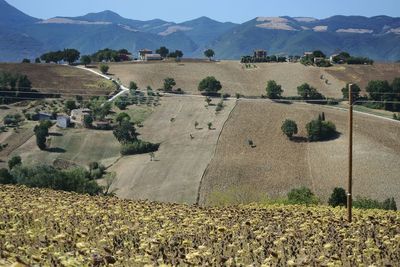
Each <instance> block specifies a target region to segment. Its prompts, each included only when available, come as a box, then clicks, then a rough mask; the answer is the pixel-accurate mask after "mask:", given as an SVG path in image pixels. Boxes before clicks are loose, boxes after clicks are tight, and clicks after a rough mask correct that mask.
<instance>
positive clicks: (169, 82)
mask: <svg viewBox="0 0 400 267" xmlns="http://www.w3.org/2000/svg"><path fill="white" fill-rule="evenodd" d="M175 85H176V82H175V80H174V79H173V78H170V77H168V78H165V79H164V92H171V91H172V88H173V87H174V86H175Z"/></svg>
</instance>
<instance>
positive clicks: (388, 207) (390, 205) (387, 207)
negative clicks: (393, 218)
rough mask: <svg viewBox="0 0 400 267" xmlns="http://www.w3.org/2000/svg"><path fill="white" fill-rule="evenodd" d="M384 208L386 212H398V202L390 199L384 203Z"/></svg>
mask: <svg viewBox="0 0 400 267" xmlns="http://www.w3.org/2000/svg"><path fill="white" fill-rule="evenodd" d="M382 207H383V209H385V210H394V211H397V205H396V201H395V200H394V198H393V197H392V198H388V199H386V200H385V201H383V203H382Z"/></svg>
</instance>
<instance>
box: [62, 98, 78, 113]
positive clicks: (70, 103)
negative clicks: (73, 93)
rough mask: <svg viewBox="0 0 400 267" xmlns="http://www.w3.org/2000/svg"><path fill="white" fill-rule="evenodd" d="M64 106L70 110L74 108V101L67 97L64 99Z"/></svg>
mask: <svg viewBox="0 0 400 267" xmlns="http://www.w3.org/2000/svg"><path fill="white" fill-rule="evenodd" d="M64 108H65V109H66V110H67V111H68V112H71V110H73V109H76V108H77V106H76V102H75V100H73V99H68V100H67V101H65V104H64Z"/></svg>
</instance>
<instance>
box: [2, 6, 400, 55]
mask: <svg viewBox="0 0 400 267" xmlns="http://www.w3.org/2000/svg"><path fill="white" fill-rule="evenodd" d="M260 12H261V10H260ZM160 46H167V47H168V48H170V49H179V50H182V51H183V52H184V54H185V57H201V56H203V55H202V54H203V51H204V50H205V49H206V48H212V49H214V51H215V52H216V55H217V57H218V58H220V59H238V58H240V57H241V56H243V55H247V54H251V53H252V51H253V50H254V49H265V50H267V51H268V53H269V54H280V55H301V54H303V52H305V51H309V50H316V49H319V50H322V51H323V52H325V53H326V54H332V53H335V52H338V51H347V52H349V53H351V54H352V55H356V56H367V57H370V58H372V59H375V60H380V61H397V60H399V59H400V18H394V17H388V16H376V17H370V18H368V17H362V16H333V17H330V18H326V19H315V18H309V17H287V16H282V17H257V18H254V19H253V20H250V21H248V22H245V23H243V24H235V23H231V22H225V23H222V22H219V21H215V20H212V19H210V18H207V17H200V18H197V19H194V20H191V21H186V22H183V23H174V22H168V21H164V20H161V19H154V20H149V21H140V20H133V19H127V18H123V17H121V16H120V15H118V14H116V13H114V12H112V11H103V12H99V13H89V14H87V15H84V16H79V17H54V18H51V19H46V20H43V19H38V18H34V17H31V16H29V15H27V14H24V13H23V12H21V11H20V10H18V9H16V8H15V7H13V6H11V5H9V4H8V3H7V2H6V1H5V0H0V61H20V60H22V59H23V58H31V59H33V58H35V57H38V56H40V55H41V54H42V53H44V52H47V51H50V50H58V49H64V48H76V49H78V50H79V51H81V53H82V54H91V53H93V52H95V51H97V50H99V49H103V48H113V49H121V48H126V49H128V50H130V51H132V52H136V51H137V50H139V49H142V48H148V49H156V48H158V47H160Z"/></svg>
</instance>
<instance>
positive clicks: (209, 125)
mask: <svg viewBox="0 0 400 267" xmlns="http://www.w3.org/2000/svg"><path fill="white" fill-rule="evenodd" d="M212 126H213V124H212V122H209V123H207V127H208V130H211V129H212Z"/></svg>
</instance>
